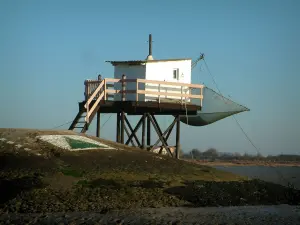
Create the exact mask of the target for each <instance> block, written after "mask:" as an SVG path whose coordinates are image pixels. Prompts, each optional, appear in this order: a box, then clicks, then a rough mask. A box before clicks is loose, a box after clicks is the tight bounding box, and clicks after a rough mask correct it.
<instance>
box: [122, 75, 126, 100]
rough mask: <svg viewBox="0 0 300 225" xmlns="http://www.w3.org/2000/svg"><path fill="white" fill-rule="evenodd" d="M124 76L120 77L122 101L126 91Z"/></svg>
mask: <svg viewBox="0 0 300 225" xmlns="http://www.w3.org/2000/svg"><path fill="white" fill-rule="evenodd" d="M125 80H126V76H125V74H123V75H122V101H125V90H126V82H125Z"/></svg>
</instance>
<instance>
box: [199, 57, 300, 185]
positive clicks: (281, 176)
mask: <svg viewBox="0 0 300 225" xmlns="http://www.w3.org/2000/svg"><path fill="white" fill-rule="evenodd" d="M203 61H204V64H205V67H206V69H207V71H208V73H209V75H210V76H211V78H212V80H213V82H214V84H215V86H216V89H217V90H218V92H219V94H220V95H221V96H222V98H223V100H224V101H225V98H224V96H223V95H222V93H221V91H220V89H219V87H218V85H217V82H216V80H215V78H214V77H213V75H212V73H211V72H210V69H209V67H208V65H207V63H206V61H205V59H203ZM233 119H234V120H235V122H236V124H237V125H238V127H239V128H240V130H241V131H242V133H243V134H244V135H245V137H246V138H247V140H248V141H249V142H250V143H251V145H252V146H253V147H254V148H255V149H256V151H257V154H260V155H261V153H260V150H259V148H258V147H257V146H256V145H255V144H254V143H253V141H252V140H251V138H250V137H249V135H248V134H247V133H246V131H245V130H244V129H243V127H242V126H241V124H240V123H239V121H238V120H237V118H236V117H235V115H233ZM275 171H276V172H277V175H278V176H279V177H280V178H281V179H282V180H283V181H285V182H286V183H287V184H288V186H292V188H294V187H295V185H294V184H293V183H292V182H289V181H288V180H287V179H285V178H284V176H283V175H282V173H281V172H280V171H279V170H278V169H277V168H276V167H275Z"/></svg>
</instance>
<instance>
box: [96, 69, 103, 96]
mask: <svg viewBox="0 0 300 225" xmlns="http://www.w3.org/2000/svg"><path fill="white" fill-rule="evenodd" d="M98 81H99V83H98V85H100V84H101V81H102V76H101V74H99V75H98ZM102 91H103V88H101V89H100V91H99V92H98V94H97V95H96V98H98V97H99V96H100V94H101V93H102Z"/></svg>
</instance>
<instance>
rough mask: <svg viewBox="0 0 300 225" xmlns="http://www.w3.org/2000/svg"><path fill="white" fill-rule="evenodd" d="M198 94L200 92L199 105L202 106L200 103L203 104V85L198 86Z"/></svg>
mask: <svg viewBox="0 0 300 225" xmlns="http://www.w3.org/2000/svg"><path fill="white" fill-rule="evenodd" d="M200 94H201V99H200V106H201V107H202V104H203V87H201V88H200Z"/></svg>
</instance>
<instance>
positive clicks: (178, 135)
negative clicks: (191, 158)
mask: <svg viewBox="0 0 300 225" xmlns="http://www.w3.org/2000/svg"><path fill="white" fill-rule="evenodd" d="M176 120H177V125H176V158H177V159H179V152H180V116H179V115H178V116H177V117H176Z"/></svg>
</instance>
